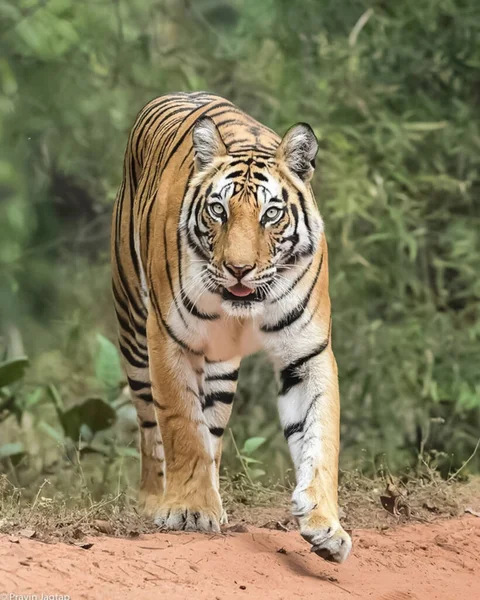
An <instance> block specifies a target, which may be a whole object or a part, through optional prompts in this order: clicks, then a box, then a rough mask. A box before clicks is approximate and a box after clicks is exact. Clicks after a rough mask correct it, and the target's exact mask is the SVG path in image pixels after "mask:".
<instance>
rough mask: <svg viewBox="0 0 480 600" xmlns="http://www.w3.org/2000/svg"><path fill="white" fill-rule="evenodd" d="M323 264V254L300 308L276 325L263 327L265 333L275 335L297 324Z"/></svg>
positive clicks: (297, 307) (296, 308)
mask: <svg viewBox="0 0 480 600" xmlns="http://www.w3.org/2000/svg"><path fill="white" fill-rule="evenodd" d="M322 263H323V254H322V256H321V258H320V262H319V265H318V269H317V272H316V273H315V277H314V279H313V282H312V285H311V286H310V289H309V290H308V292H307V294H306V296H305V298H304V299H303V300H302V302H301V303H300V304H299V305H298V306H296V307H295V308H294V309H293V310H292V311H290V312H289V313H288V314H287V315H285V316H284V317H283V318H282V319H280V321H278V322H277V323H275V324H274V325H263V326H262V327H261V330H262V331H263V332H264V333H273V332H276V331H280V330H282V329H284V328H285V327H289V326H290V325H292V324H293V323H295V321H297V320H298V319H299V318H300V317H301V316H302V314H303V312H304V310H305V308H306V307H307V304H308V302H309V300H310V296H311V295H312V292H313V288H314V287H315V284H316V283H317V280H318V276H319V275H320V271H321V268H322Z"/></svg>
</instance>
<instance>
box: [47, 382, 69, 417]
mask: <svg viewBox="0 0 480 600" xmlns="http://www.w3.org/2000/svg"><path fill="white" fill-rule="evenodd" d="M47 392H48V396H49V397H50V400H51V401H52V402H53V405H54V406H55V410H56V411H57V415H58V418H59V419H60V420H61V418H62V415H63V412H64V410H65V406H64V404H63V400H62V397H61V396H60V394H59V392H58V390H57V388H56V387H55V386H54V385H53V383H51V384H50V385H48V387H47Z"/></svg>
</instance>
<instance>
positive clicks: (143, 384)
mask: <svg viewBox="0 0 480 600" xmlns="http://www.w3.org/2000/svg"><path fill="white" fill-rule="evenodd" d="M126 370H127V374H128V383H129V387H130V393H131V397H132V401H133V404H134V406H135V409H136V411H137V420H138V426H139V431H140V457H141V458H140V460H141V475H140V490H139V495H138V503H139V506H140V509H141V511H142V512H143V513H144V514H145V515H147V516H153V515H154V511H155V507H156V506H157V505H158V503H159V501H161V498H162V496H163V492H164V485H163V480H164V459H165V456H164V451H163V442H162V435H161V433H160V428H159V426H158V423H157V417H156V415H155V409H154V405H153V397H152V390H151V385H150V380H149V375H148V366H147V367H146V368H144V369H138V368H132V367H130V366H129V365H128V364H127V365H126Z"/></svg>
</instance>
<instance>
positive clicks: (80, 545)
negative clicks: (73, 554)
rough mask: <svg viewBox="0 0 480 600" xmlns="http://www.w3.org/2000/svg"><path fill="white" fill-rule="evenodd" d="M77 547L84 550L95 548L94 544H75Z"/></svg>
mask: <svg viewBox="0 0 480 600" xmlns="http://www.w3.org/2000/svg"><path fill="white" fill-rule="evenodd" d="M75 546H77V547H78V548H83V550H90V548H91V547H92V546H93V542H75Z"/></svg>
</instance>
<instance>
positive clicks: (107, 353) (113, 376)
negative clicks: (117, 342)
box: [95, 333, 123, 388]
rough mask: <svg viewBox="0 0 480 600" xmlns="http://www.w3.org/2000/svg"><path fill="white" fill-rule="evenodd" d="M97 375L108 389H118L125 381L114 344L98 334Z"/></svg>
mask: <svg viewBox="0 0 480 600" xmlns="http://www.w3.org/2000/svg"><path fill="white" fill-rule="evenodd" d="M95 375H96V376H97V378H98V379H99V380H100V381H101V382H102V383H104V384H105V386H106V387H107V388H118V387H119V385H120V383H121V381H122V379H123V373H122V367H121V364H120V356H119V355H118V351H117V349H116V347H115V346H114V344H112V342H111V341H110V340H108V339H107V338H106V337H105V336H103V335H101V334H100V333H98V334H97V348H96V352H95Z"/></svg>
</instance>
